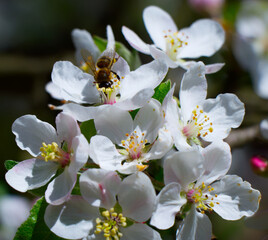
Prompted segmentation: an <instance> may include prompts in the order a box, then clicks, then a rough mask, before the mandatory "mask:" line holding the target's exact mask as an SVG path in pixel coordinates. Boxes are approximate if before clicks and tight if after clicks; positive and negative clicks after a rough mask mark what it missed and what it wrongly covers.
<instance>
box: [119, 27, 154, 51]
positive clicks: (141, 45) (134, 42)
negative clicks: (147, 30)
mask: <svg viewBox="0 0 268 240" xmlns="http://www.w3.org/2000/svg"><path fill="white" fill-rule="evenodd" d="M122 33H123V35H124V37H125V39H126V40H127V41H128V43H129V44H130V46H131V47H133V48H134V49H136V50H137V51H139V52H142V53H144V54H150V51H149V48H148V44H146V43H145V42H143V41H142V40H141V39H140V38H139V36H138V35H137V34H136V33H134V32H133V31H132V30H130V29H129V28H127V27H125V26H123V27H122Z"/></svg>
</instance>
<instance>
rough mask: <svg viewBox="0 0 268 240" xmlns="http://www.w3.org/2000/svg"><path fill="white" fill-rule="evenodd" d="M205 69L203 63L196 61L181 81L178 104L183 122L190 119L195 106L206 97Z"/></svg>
mask: <svg viewBox="0 0 268 240" xmlns="http://www.w3.org/2000/svg"><path fill="white" fill-rule="evenodd" d="M205 71H206V69H205V65H204V63H202V62H198V63H196V64H194V65H192V66H191V67H190V69H189V70H188V71H187V72H186V73H185V74H184V76H183V79H182V81H181V88H180V105H181V111H182V116H183V121H184V122H185V123H186V122H187V121H188V120H189V119H190V117H191V115H192V111H193V110H194V109H195V108H196V106H197V105H200V103H202V102H203V101H204V100H205V99H206V96H207V80H206V78H205Z"/></svg>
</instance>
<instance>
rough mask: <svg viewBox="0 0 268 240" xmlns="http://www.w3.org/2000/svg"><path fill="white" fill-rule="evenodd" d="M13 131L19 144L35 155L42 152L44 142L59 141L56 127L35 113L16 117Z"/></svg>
mask: <svg viewBox="0 0 268 240" xmlns="http://www.w3.org/2000/svg"><path fill="white" fill-rule="evenodd" d="M12 132H13V133H14V134H15V136H16V143H17V145H18V146H19V147H20V148H21V149H22V150H27V151H28V152H29V153H30V154H31V155H33V156H35V157H36V156H37V155H38V154H39V153H40V147H42V143H43V142H45V143H46V144H50V143H52V142H57V135H56V130H55V129H54V127H52V126H51V125H50V124H49V123H47V122H43V121H41V120H39V119H38V118H36V116H34V115H24V116H22V117H20V118H18V119H16V121H15V122H14V123H13V124H12Z"/></svg>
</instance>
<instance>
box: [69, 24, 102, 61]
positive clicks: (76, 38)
mask: <svg viewBox="0 0 268 240" xmlns="http://www.w3.org/2000/svg"><path fill="white" fill-rule="evenodd" d="M72 40H73V43H74V46H75V49H76V52H75V55H76V61H77V63H78V64H79V65H80V64H81V63H82V62H84V59H83V57H82V55H81V50H82V49H85V50H87V51H89V52H90V54H91V56H92V57H93V60H94V62H96V61H97V59H98V57H99V55H100V50H99V49H98V47H97V46H96V44H95V43H94V41H93V39H92V37H91V34H90V33H89V32H88V31H86V30H80V29H74V30H73V31H72Z"/></svg>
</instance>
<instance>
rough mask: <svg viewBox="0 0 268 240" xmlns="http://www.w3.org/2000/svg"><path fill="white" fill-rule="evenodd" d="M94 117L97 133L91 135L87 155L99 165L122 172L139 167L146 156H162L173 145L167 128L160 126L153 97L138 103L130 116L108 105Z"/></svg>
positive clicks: (160, 117)
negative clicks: (134, 113) (142, 105)
mask: <svg viewBox="0 0 268 240" xmlns="http://www.w3.org/2000/svg"><path fill="white" fill-rule="evenodd" d="M107 116H109V118H107ZM94 121H95V126H96V130H97V132H98V134H100V135H96V136H93V137H92V138H91V141H90V157H91V158H92V160H93V161H94V162H95V163H97V164H99V165H100V167H101V168H103V169H107V170H114V171H115V170H117V171H119V172H121V173H124V174H131V173H134V172H137V171H143V170H144V169H146V168H147V167H148V165H147V164H148V161H149V160H152V159H160V158H162V157H163V156H164V155H165V154H166V153H167V152H168V151H169V150H170V149H171V147H172V145H173V141H172V138H171V134H170V132H169V131H167V130H166V129H165V128H163V121H164V118H163V111H162V108H161V105H160V103H159V102H158V101H157V100H155V99H151V101H150V102H149V103H147V104H146V105H145V106H144V107H142V108H141V109H140V110H139V111H138V113H137V115H136V116H135V118H134V120H133V119H132V117H131V115H130V114H129V113H128V112H127V111H125V110H122V109H120V108H116V107H110V108H106V109H105V110H103V111H102V112H100V113H99V114H98V115H97V116H96V118H94ZM115 144H116V145H117V146H116V145H115Z"/></svg>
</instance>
